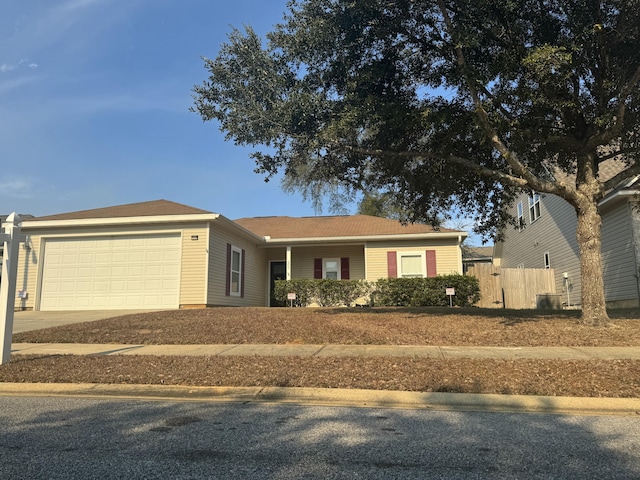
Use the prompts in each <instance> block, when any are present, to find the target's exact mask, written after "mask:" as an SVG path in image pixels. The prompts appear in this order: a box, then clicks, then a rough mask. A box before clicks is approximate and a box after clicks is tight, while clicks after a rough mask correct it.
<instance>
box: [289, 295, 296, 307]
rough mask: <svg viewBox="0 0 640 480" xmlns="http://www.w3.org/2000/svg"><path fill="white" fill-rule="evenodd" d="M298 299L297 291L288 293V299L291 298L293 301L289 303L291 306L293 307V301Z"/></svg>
mask: <svg viewBox="0 0 640 480" xmlns="http://www.w3.org/2000/svg"><path fill="white" fill-rule="evenodd" d="M295 299H296V294H295V293H287V300H289V301H290V302H291V303H290V304H289V306H290V307H293V302H294V300H295Z"/></svg>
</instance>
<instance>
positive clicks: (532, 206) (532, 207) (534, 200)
mask: <svg viewBox="0 0 640 480" xmlns="http://www.w3.org/2000/svg"><path fill="white" fill-rule="evenodd" d="M538 218H540V195H538V194H537V193H533V194H532V195H531V196H530V197H529V219H530V220H531V223H533V222H535V221H536V220H537V219H538Z"/></svg>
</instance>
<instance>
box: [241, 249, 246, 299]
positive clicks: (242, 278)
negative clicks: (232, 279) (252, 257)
mask: <svg viewBox="0 0 640 480" xmlns="http://www.w3.org/2000/svg"><path fill="white" fill-rule="evenodd" d="M245 257H246V255H245V251H244V248H243V249H242V265H240V296H241V297H244V260H245Z"/></svg>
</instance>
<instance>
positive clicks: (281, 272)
mask: <svg viewBox="0 0 640 480" xmlns="http://www.w3.org/2000/svg"><path fill="white" fill-rule="evenodd" d="M269 278H270V279H271V280H270V282H269V306H270V307H284V306H285V305H286V302H279V301H278V300H276V299H275V298H274V296H273V292H274V290H275V287H276V280H286V278H287V262H271V273H270V277H269Z"/></svg>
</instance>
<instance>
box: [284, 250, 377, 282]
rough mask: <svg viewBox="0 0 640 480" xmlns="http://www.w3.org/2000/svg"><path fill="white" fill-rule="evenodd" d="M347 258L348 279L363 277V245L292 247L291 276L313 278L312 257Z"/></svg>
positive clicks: (361, 278) (360, 278)
mask: <svg viewBox="0 0 640 480" xmlns="http://www.w3.org/2000/svg"><path fill="white" fill-rule="evenodd" d="M344 257H348V258H349V279H350V280H363V279H364V247H363V246H362V245H336V246H330V245H327V246H314V247H292V249H291V278H313V260H314V258H344Z"/></svg>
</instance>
